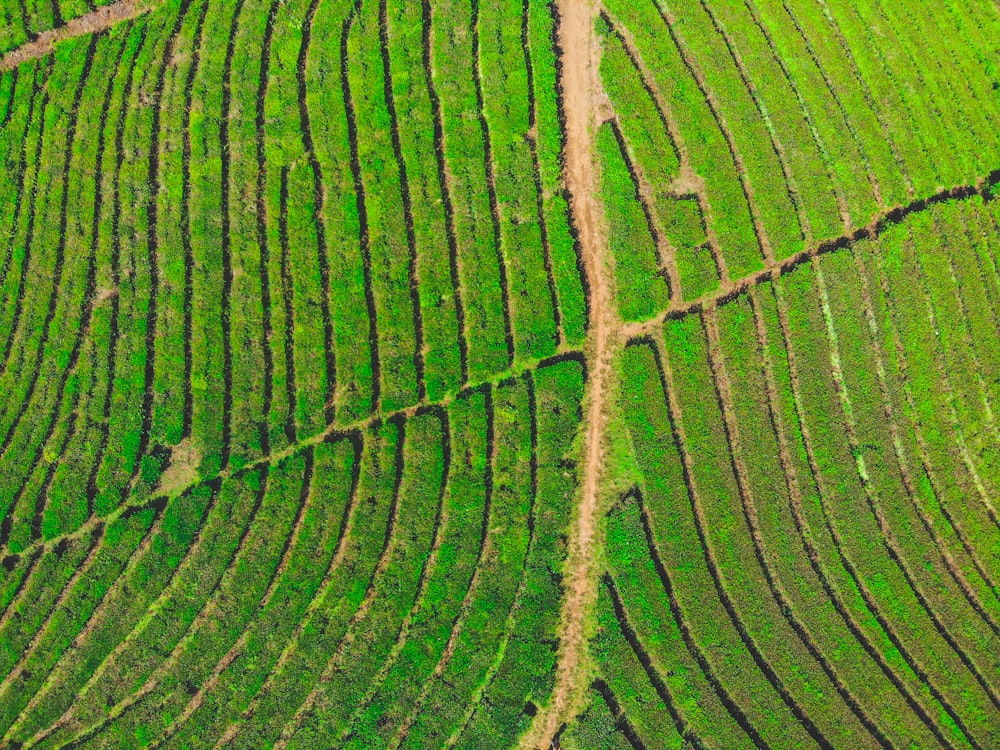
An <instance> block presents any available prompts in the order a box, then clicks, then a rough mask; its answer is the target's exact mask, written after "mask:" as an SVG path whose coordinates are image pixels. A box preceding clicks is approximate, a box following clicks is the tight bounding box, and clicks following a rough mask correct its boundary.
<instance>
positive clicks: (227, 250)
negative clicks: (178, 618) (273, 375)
mask: <svg viewBox="0 0 1000 750" xmlns="http://www.w3.org/2000/svg"><path fill="white" fill-rule="evenodd" d="M245 4H246V3H245V0H236V4H235V7H234V8H233V13H232V19H231V20H230V25H229V33H228V34H227V36H226V40H227V41H226V58H225V61H224V62H223V64H222V102H221V104H222V107H221V114H220V118H219V155H220V165H221V171H220V182H221V184H222V192H221V194H220V197H219V221H220V234H219V238H220V240H221V246H220V249H221V252H222V296H221V298H220V299H221V302H222V309H221V315H220V323H221V325H222V444H221V446H220V448H219V453H220V458H219V468H220V470H222V471H225V470H226V469H227V468H228V467H229V461H230V458H231V457H232V442H233V337H232V293H233V254H232V226H231V225H232V216H231V215H230V210H229V203H230V199H231V193H232V184H231V182H230V176H229V175H230V170H231V169H232V166H231V164H232V155H231V153H230V148H229V140H230V139H229V128H230V113H231V110H232V96H233V95H232V84H233V55H234V54H235V51H236V35H237V33H238V31H239V26H240V16H242V14H243V8H244V6H245Z"/></svg>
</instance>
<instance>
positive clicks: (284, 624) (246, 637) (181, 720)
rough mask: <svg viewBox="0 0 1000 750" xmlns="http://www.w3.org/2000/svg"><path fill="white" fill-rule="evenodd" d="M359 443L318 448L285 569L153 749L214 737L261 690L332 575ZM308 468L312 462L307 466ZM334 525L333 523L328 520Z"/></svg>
mask: <svg viewBox="0 0 1000 750" xmlns="http://www.w3.org/2000/svg"><path fill="white" fill-rule="evenodd" d="M356 439H357V436H352V437H351V438H348V439H344V438H343V437H341V438H338V439H337V440H336V441H333V442H328V443H321V444H319V445H317V446H316V447H315V449H314V450H313V458H312V459H311V460H312V463H311V464H310V463H307V465H306V477H305V478H304V481H303V486H302V492H301V495H300V500H301V502H302V503H303V504H302V505H300V506H299V515H298V517H297V520H296V526H295V528H294V529H293V532H292V535H291V536H289V537H286V540H285V548H284V553H283V557H282V562H281V563H280V564H279V567H278V570H277V575H276V576H275V577H274V578H272V580H271V582H270V584H269V587H268V591H267V593H266V594H265V596H264V599H263V601H262V602H261V604H260V605H259V606H258V609H257V612H256V613H255V617H254V618H253V620H251V621H250V623H249V625H248V627H247V628H246V629H245V630H244V631H243V632H242V634H241V635H240V637H239V640H237V642H236V643H235V644H234V645H233V646H232V647H231V648H230V649H229V651H227V653H226V655H225V656H224V657H223V658H222V659H221V660H219V661H218V662H217V663H216V665H215V667H214V668H213V670H212V672H211V674H210V675H209V676H208V677H207V678H205V679H203V680H202V681H201V682H200V684H199V685H198V687H197V689H196V691H195V693H194V695H193V696H190V695H185V696H183V698H184V699H185V700H188V699H189V698H190V700H189V702H188V703H187V705H186V706H185V707H184V710H183V711H182V712H181V713H180V714H179V715H177V716H176V717H173V716H172V717H171V718H173V723H172V724H170V725H169V726H168V727H167V728H166V729H165V730H164V731H163V732H161V733H160V734H159V735H158V736H157V737H156V740H155V743H154V746H156V747H186V746H188V745H189V744H190V743H191V742H193V741H194V740H195V739H196V738H198V737H218V736H219V735H220V734H221V733H222V730H223V729H224V728H225V726H226V724H227V722H229V721H231V720H233V719H235V718H237V717H238V716H239V712H240V711H241V710H242V709H244V708H245V707H246V705H247V704H248V703H249V701H250V700H251V698H252V697H253V695H254V694H255V693H256V692H257V691H258V690H259V689H260V687H261V685H262V684H263V682H264V680H265V679H266V677H267V675H268V673H269V671H270V670H271V668H272V667H273V666H274V665H275V663H276V662H277V661H278V659H279V658H280V656H281V649H282V647H283V646H284V645H285V644H286V642H287V641H288V638H289V637H290V636H291V635H292V633H293V631H294V630H295V628H296V626H297V624H298V623H299V622H300V620H299V618H297V617H289V616H288V615H289V613H296V614H298V615H299V616H305V615H306V614H307V613H308V612H309V609H310V602H311V601H313V597H314V596H315V595H316V594H317V592H318V591H319V590H320V589H321V588H322V587H323V584H324V581H325V580H326V576H329V575H330V572H331V571H332V570H334V569H335V567H336V565H337V563H338V561H339V556H338V551H339V550H341V549H342V547H341V545H342V543H343V540H344V538H345V536H346V533H347V531H348V528H347V527H348V524H350V523H351V521H350V520H349V519H350V516H351V514H352V513H353V511H354V507H355V506H354V496H353V490H354V488H355V487H356V486H357V479H358V476H359V470H360V466H359V464H358V463H357V460H358V459H359V457H360V441H359V440H358V441H357V442H355V440H356ZM307 461H309V459H307ZM331 518H332V519H337V520H336V521H335V522H333V523H331V522H330V519H331Z"/></svg>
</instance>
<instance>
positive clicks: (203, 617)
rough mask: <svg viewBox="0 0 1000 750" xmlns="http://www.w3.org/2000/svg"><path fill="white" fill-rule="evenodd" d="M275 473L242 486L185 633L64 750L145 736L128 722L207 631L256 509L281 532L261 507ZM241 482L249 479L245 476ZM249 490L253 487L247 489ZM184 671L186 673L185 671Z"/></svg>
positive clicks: (265, 472) (159, 651)
mask: <svg viewBox="0 0 1000 750" xmlns="http://www.w3.org/2000/svg"><path fill="white" fill-rule="evenodd" d="M281 470H282V467H281V466H280V465H279V466H278V467H276V468H274V469H270V468H269V467H265V468H264V469H262V470H261V471H260V472H259V473H258V474H257V475H256V477H255V478H254V479H252V480H250V481H249V482H248V485H250V487H249V489H250V490H251V491H250V492H249V493H248V495H252V496H253V500H252V506H251V507H250V509H249V512H248V513H247V516H246V518H245V520H244V522H243V524H242V526H241V530H240V534H239V537H238V540H237V541H236V544H235V545H231V549H230V550H227V553H228V554H223V555H220V557H222V558H223V560H224V562H223V563H222V567H221V571H220V574H219V575H218V577H217V578H216V579H215V581H214V583H213V584H212V585H211V587H210V588H208V590H207V592H205V593H203V594H202V596H203V597H204V598H203V599H202V600H201V601H200V602H197V603H195V602H191V605H190V609H189V610H188V612H189V615H188V617H189V618H190V619H189V620H187V622H186V623H184V625H182V628H184V626H185V625H186V628H184V629H183V630H181V629H178V630H177V631H176V635H175V637H176V638H177V640H176V641H175V642H174V643H173V644H172V648H171V650H170V651H167V650H166V647H169V646H170V643H169V641H167V642H166V643H164V642H163V641H160V643H159V644H158V645H159V648H156V649H155V650H154V652H153V654H151V656H152V657H153V658H152V659H149V661H148V663H149V668H151V669H152V671H151V672H149V674H148V677H146V678H145V680H143V681H141V682H140V680H141V677H140V676H134V677H132V679H131V680H130V682H131V685H132V686H131V690H130V692H127V693H119V694H118V695H116V698H117V701H115V700H113V699H109V700H106V701H105V703H104V706H103V707H102V709H101V710H102V713H103V714H104V715H103V716H100V717H99V718H98V719H97V721H95V722H94V723H93V724H91V725H90V726H86V728H83V729H78V730H77V732H76V734H75V736H74V737H73V739H72V740H71V741H70V742H69V743H68V744H67V747H80V746H85V747H101V746H107V745H110V746H112V747H115V746H117V745H118V743H119V740H118V739H117V738H116V737H115V735H118V736H119V737H120V733H122V730H123V729H124V730H125V733H126V734H127V735H128V736H140V737H141V736H143V735H144V733H145V731H148V730H147V728H146V727H144V726H143V725H142V724H141V723H138V724H137V725H134V726H133V725H131V722H141V718H142V714H141V709H142V708H143V707H144V705H145V702H146V700H147V698H148V697H149V696H150V695H151V694H153V693H154V691H157V690H158V689H159V688H160V686H161V685H162V684H163V683H165V682H167V680H168V678H169V677H172V676H173V675H171V674H170V671H171V668H172V667H174V665H175V663H176V662H177V661H178V659H179V658H180V656H181V655H183V653H184V650H185V648H186V647H187V645H188V644H189V643H191V642H192V641H194V642H197V638H198V636H199V634H200V631H201V630H202V628H207V627H208V623H211V622H213V616H214V615H215V614H216V613H217V611H218V609H219V607H220V606H222V605H221V604H220V600H221V599H223V598H227V599H228V597H227V596H226V594H227V592H228V590H229V588H230V586H231V582H232V580H233V579H234V578H236V577H237V576H238V573H239V569H240V567H241V566H240V563H241V562H242V560H243V558H244V556H245V555H246V554H248V553H247V549H248V545H251V549H252V544H253V542H254V541H256V537H255V532H257V526H256V522H257V521H258V516H259V515H260V514H261V511H262V508H263V509H265V514H264V515H265V520H264V521H263V522H262V525H264V526H266V527H267V528H268V530H270V529H271V528H272V526H271V524H273V525H274V527H276V528H278V529H280V528H281V526H280V525H278V524H280V519H274V518H271V517H269V516H268V512H269V511H270V510H271V509H270V508H269V507H267V506H265V500H266V499H268V498H269V497H270V496H271V495H273V494H274V493H270V492H269V488H270V486H271V474H272V473H279V472H280V471H281ZM247 476H254V475H252V474H248V475H247ZM237 481H238V480H237ZM254 484H256V485H257V486H256V487H253V485H254ZM279 536H280V532H279ZM248 540H250V541H248ZM264 559H265V560H266V559H267V557H266V556H264ZM266 581H267V576H266V575H264V576H261V578H260V579H259V580H258V581H257V582H256V583H257V584H258V585H260V584H261V583H263V582H266ZM229 596H231V594H230V595H229ZM247 597H248V599H249V600H250V601H253V598H252V597H253V587H252V586H248V587H247ZM134 632H135V631H133V633H134ZM136 645H137V646H138V648H140V649H144V648H148V646H147V645H146V644H144V643H142V639H141V637H140V638H137V639H136ZM188 666H189V667H190V665H188ZM130 676H131V675H130ZM123 677H124V676H123ZM137 714H138V715H137ZM108 734H111V735H112V737H110V738H109V737H108Z"/></svg>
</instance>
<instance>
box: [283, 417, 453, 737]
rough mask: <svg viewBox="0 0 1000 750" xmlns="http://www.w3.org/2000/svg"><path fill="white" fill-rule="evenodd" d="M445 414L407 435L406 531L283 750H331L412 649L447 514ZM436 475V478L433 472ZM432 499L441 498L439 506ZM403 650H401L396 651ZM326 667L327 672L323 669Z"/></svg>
mask: <svg viewBox="0 0 1000 750" xmlns="http://www.w3.org/2000/svg"><path fill="white" fill-rule="evenodd" d="M441 424H442V422H441V415H440V414H435V413H434V412H426V413H423V414H421V415H418V416H417V417H415V418H413V419H412V420H410V421H409V422H408V423H407V425H406V427H405V429H406V431H407V434H408V435H409V441H410V442H409V443H408V444H405V445H404V448H405V453H406V455H403V453H402V452H401V453H400V455H399V457H398V458H399V467H398V473H397V481H398V482H399V485H398V489H397V490H396V491H397V493H398V494H399V495H400V501H399V503H398V505H397V508H396V513H397V515H398V517H399V518H404V519H406V523H405V526H403V527H398V521H397V522H395V523H394V524H393V537H392V539H391V540H388V541H387V545H386V548H385V551H384V553H383V556H382V557H381V558H380V560H379V566H378V569H377V571H376V575H375V576H374V577H373V579H372V582H371V584H370V587H369V589H368V591H367V592H366V594H365V599H364V600H363V601H362V603H361V605H360V606H359V607H358V609H357V611H356V612H355V613H354V615H353V616H352V618H351V621H350V623H349V624H348V626H347V629H346V631H345V633H344V636H343V638H342V639H341V640H340V642H339V643H338V644H337V648H336V650H335V652H334V653H333V654H332V655H331V657H330V659H329V660H328V661H327V663H326V664H325V666H323V668H322V671H321V673H320V674H319V677H318V679H316V680H314V682H313V686H312V689H311V691H310V692H309V694H308V696H306V698H305V700H304V701H303V702H302V704H301V706H299V707H298V710H297V711H296V712H295V714H294V715H293V716H292V717H291V718H290V719H289V721H288V722H287V723H286V724H285V726H284V727H283V729H282V731H281V735H280V737H279V739H278V741H277V743H276V747H301V746H303V744H304V745H305V746H306V747H314V746H316V745H317V744H323V743H329V742H330V741H331V740H332V738H334V737H336V736H337V735H338V734H340V733H341V732H342V731H343V730H344V729H346V726H347V719H348V717H349V714H350V711H351V709H352V708H355V706H356V705H357V703H356V701H357V699H359V698H362V696H366V695H367V694H368V693H370V692H373V688H374V687H375V686H374V685H372V684H370V683H369V679H370V677H371V676H372V675H373V674H376V673H378V672H379V667H380V666H381V667H382V669H383V670H387V669H388V665H386V660H387V659H388V658H389V656H390V655H391V654H396V655H398V653H399V651H400V650H401V649H402V647H403V646H404V645H405V643H406V638H407V635H408V630H409V625H410V624H411V623H412V620H413V614H414V613H415V612H416V611H418V609H419V607H420V606H421V597H422V595H423V594H424V593H425V591H426V586H427V577H428V573H431V574H432V572H433V568H429V567H428V566H429V565H432V564H433V562H434V561H436V559H437V551H438V550H439V545H440V530H441V520H442V516H443V514H444V493H443V491H442V488H443V486H444V480H445V478H446V475H445V473H444V471H443V470H444V468H445V467H444V460H443V459H444V453H443V448H444V443H443V438H444V433H443V432H441ZM428 469H430V471H428ZM431 498H436V499H437V502H434V501H433V500H432V499H431ZM393 644H395V645H393ZM317 666H319V665H317Z"/></svg>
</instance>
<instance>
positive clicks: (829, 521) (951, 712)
mask: <svg viewBox="0 0 1000 750" xmlns="http://www.w3.org/2000/svg"><path fill="white" fill-rule="evenodd" d="M786 278H787V277H786ZM773 292H774V295H775V307H774V313H773V314H774V317H775V318H776V320H777V325H776V326H775V327H776V328H777V329H778V330H780V334H777V335H780V336H781V341H780V342H779V345H781V346H783V347H784V349H785V351H786V352H787V356H788V367H789V381H790V383H791V389H792V394H793V400H794V402H795V414H796V419H797V421H798V431H799V433H800V435H801V438H802V440H803V443H804V445H805V450H806V454H807V457H808V462H809V466H810V470H811V473H812V475H813V484H814V485H815V487H816V491H817V493H818V503H817V504H818V506H819V507H818V510H819V512H820V519H817V520H818V522H819V523H820V524H821V528H822V529H823V530H824V531H825V536H828V537H829V539H830V540H831V542H832V546H833V551H834V552H835V554H836V559H837V560H838V561H839V565H837V566H836V567H834V569H833V570H834V572H835V573H836V572H839V571H840V570H842V571H843V572H844V573H846V575H847V576H848V578H849V581H850V583H849V584H848V586H849V589H848V590H854V591H856V592H857V594H858V596H859V597H860V601H856V605H855V606H857V607H859V609H861V612H862V613H863V614H864V615H866V618H871V620H874V626H875V627H876V628H877V632H880V634H881V635H883V636H884V637H886V638H887V639H888V640H889V642H890V643H891V644H892V646H893V652H892V653H893V655H894V656H896V657H897V658H898V659H901V661H902V665H901V667H902V668H903V669H904V670H905V671H906V672H908V673H910V674H912V675H914V676H915V677H916V678H917V679H918V680H919V682H920V684H921V685H922V687H923V689H924V690H925V691H926V692H927V693H929V694H930V696H932V698H933V702H934V704H937V705H938V706H940V707H941V709H943V711H944V713H945V714H946V715H947V716H948V717H949V720H948V721H947V722H946V726H947V728H948V730H949V731H950V732H951V733H952V734H953V738H952V739H951V740H950V741H949V742H946V741H945V739H944V736H943V735H942V736H939V739H940V740H941V742H942V743H945V744H949V746H954V745H953V744H951V743H954V742H959V743H962V744H964V743H966V742H968V743H969V744H970V745H972V746H974V747H975V746H976V744H977V743H976V742H975V739H974V738H971V739H970V738H969V737H968V734H967V731H966V730H965V729H963V727H962V721H961V717H960V716H959V713H958V711H957V710H956V709H955V708H954V706H953V705H952V704H951V703H950V702H949V701H948V699H947V697H946V696H945V695H944V694H943V693H942V691H941V689H940V688H939V687H938V686H937V685H936V684H935V682H932V681H931V680H930V676H929V675H928V673H927V672H926V670H925V669H923V668H922V667H921V665H920V664H919V662H918V661H917V660H916V659H915V658H914V656H913V654H912V653H911V652H910V650H909V649H907V648H906V646H905V645H904V644H903V642H902V640H901V637H900V634H899V632H898V629H897V628H896V627H894V626H893V624H892V623H891V622H890V621H889V619H888V617H887V616H886V614H885V612H884V611H882V609H881V608H880V607H879V605H878V603H877V600H876V598H875V595H874V594H873V592H872V589H871V588H870V587H869V586H868V585H867V584H866V582H865V577H864V575H863V574H862V572H861V571H860V570H859V569H858V568H857V567H856V565H855V564H854V562H853V561H852V559H851V557H850V555H849V554H848V550H849V549H850V544H849V543H848V541H847V540H846V539H845V537H844V535H843V534H842V533H841V530H840V528H839V526H838V523H837V519H836V518H835V517H834V511H833V509H831V507H830V506H831V502H830V501H831V499H833V498H836V497H837V489H839V487H840V485H841V484H842V482H843V481H845V480H838V477H837V475H836V472H838V471H839V470H840V466H841V464H836V463H833V462H832V461H833V459H831V458H830V456H829V455H825V456H824V455H822V453H821V452H825V451H827V450H828V448H827V446H825V445H824V443H823V441H822V440H816V439H815V438H814V433H813V432H812V428H813V427H814V426H815V425H809V424H807V422H806V419H807V417H809V418H811V420H814V421H816V422H820V421H821V418H823V419H825V420H827V421H828V420H829V419H830V414H832V413H833V412H832V411H829V412H821V411H820V410H819V407H815V406H814V411H810V410H809V403H810V402H809V399H814V398H817V397H820V398H827V397H828V394H829V391H827V390H826V389H823V388H822V387H821V385H820V384H821V383H824V382H825V379H826V378H825V376H823V375H822V374H821V373H820V372H817V369H816V368H817V367H818V365H817V363H816V362H813V363H812V366H810V365H809V363H808V362H807V363H806V365H805V369H806V371H807V372H808V373H809V374H810V375H814V376H816V377H815V378H803V376H802V374H801V372H800V369H801V368H802V367H803V365H802V363H801V362H800V360H799V357H798V356H797V355H796V352H795V348H794V347H793V346H792V342H793V341H796V338H795V334H793V332H792V329H791V322H790V315H789V312H788V304H789V300H794V301H796V302H798V301H797V300H795V298H794V296H793V295H792V294H785V293H784V291H783V289H782V287H781V286H780V284H779V282H778V281H777V280H776V281H775V283H774V286H773ZM817 308H818V305H817ZM816 312H817V313H818V310H817V311H816ZM805 330H807V329H806V328H803V327H799V328H797V329H796V331H797V333H798V334H800V335H801V334H802V333H803V331H805ZM799 343H800V344H801V343H802V342H801V341H800V342H799ZM804 384H807V386H806V385H804ZM806 387H808V388H809V389H810V390H811V391H813V393H812V394H810V392H809V391H806ZM830 390H831V391H832V389H830ZM817 394H819V395H818V396H817ZM830 406H831V408H835V407H833V405H832V404H831V405H830ZM822 427H823V425H822V424H820V426H819V428H818V429H820V432H821V434H824V436H826V435H827V434H828V433H824V432H822ZM852 463H854V462H853V461H848V462H847V463H846V464H843V465H845V466H850V465H851V464H852ZM831 473H833V477H832V478H830V477H828V475H829V474H831ZM812 515H815V512H814V511H813V513H812ZM810 526H815V521H814V522H813V523H810ZM888 570H890V569H889V568H885V569H884V572H883V575H884V574H885V572H887V571H888ZM907 590H909V589H906V588H903V589H901V590H900V591H901V593H905V592H906V591H907ZM897 624H898V623H897ZM870 626H871V624H870ZM914 644H915V645H917V646H919V645H921V643H920V640H919V639H918V640H917V641H915V642H914ZM880 658H881V657H880ZM949 725H950V726H949ZM943 729H944V728H940V729H939V731H941V730H943Z"/></svg>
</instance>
